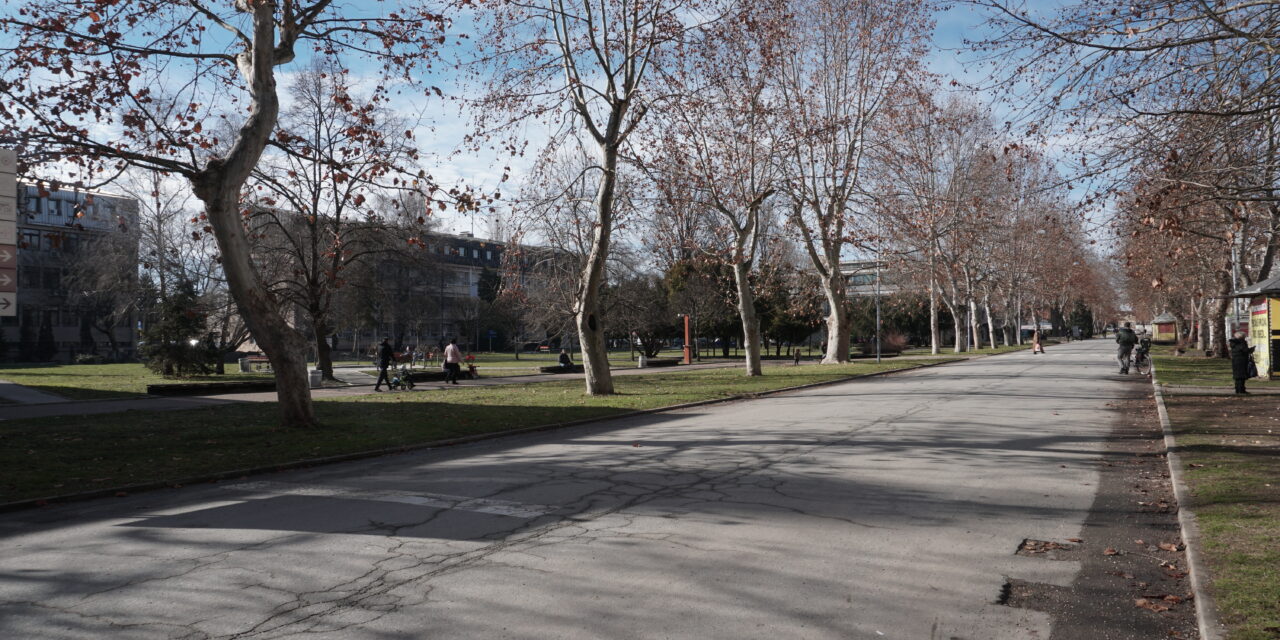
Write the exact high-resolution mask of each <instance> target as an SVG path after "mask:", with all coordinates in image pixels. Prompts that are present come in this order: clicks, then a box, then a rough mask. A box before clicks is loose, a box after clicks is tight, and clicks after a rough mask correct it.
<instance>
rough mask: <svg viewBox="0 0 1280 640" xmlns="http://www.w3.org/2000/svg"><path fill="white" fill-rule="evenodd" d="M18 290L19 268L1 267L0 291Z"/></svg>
mask: <svg viewBox="0 0 1280 640" xmlns="http://www.w3.org/2000/svg"><path fill="white" fill-rule="evenodd" d="M17 290H18V270H17V269H13V268H9V269H4V268H0V292H13V291H17Z"/></svg>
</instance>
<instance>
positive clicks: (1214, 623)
mask: <svg viewBox="0 0 1280 640" xmlns="http://www.w3.org/2000/svg"><path fill="white" fill-rule="evenodd" d="M1151 386H1152V388H1154V389H1155V395H1156V413H1157V414H1159V416H1160V428H1161V429H1162V430H1163V431H1164V449H1165V460H1166V462H1167V463H1168V465H1169V480H1170V483H1171V484H1172V485H1173V496H1174V498H1175V499H1177V501H1178V526H1179V528H1181V529H1182V541H1183V543H1184V544H1185V545H1186V547H1187V575H1188V576H1189V577H1190V579H1191V592H1192V593H1193V594H1195V597H1196V620H1197V622H1198V623H1199V625H1200V638H1201V640H1223V639H1224V638H1226V627H1224V626H1223V624H1222V622H1221V621H1219V620H1218V608H1217V607H1216V606H1214V604H1213V597H1212V596H1210V595H1209V593H1208V590H1207V589H1206V588H1205V587H1206V583H1207V581H1208V577H1209V572H1208V570H1207V569H1206V568H1205V566H1204V559H1203V558H1201V556H1200V525H1199V524H1198V523H1197V522H1196V514H1195V513H1193V512H1192V511H1191V509H1190V508H1189V507H1187V505H1188V504H1189V500H1188V498H1189V496H1190V489H1189V488H1188V487H1187V483H1186V480H1185V479H1184V478H1183V475H1182V459H1181V458H1179V457H1178V453H1177V448H1178V443H1177V441H1175V440H1174V436H1173V425H1172V424H1171V423H1170V422H1169V410H1168V409H1167V408H1165V406H1164V393H1163V392H1162V391H1161V389H1160V385H1159V384H1156V370H1155V363H1154V362H1153V363H1152V365H1151Z"/></svg>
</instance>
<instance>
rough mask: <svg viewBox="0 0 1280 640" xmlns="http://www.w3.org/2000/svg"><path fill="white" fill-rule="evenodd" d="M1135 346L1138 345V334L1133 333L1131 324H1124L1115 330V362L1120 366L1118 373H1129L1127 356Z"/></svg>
mask: <svg viewBox="0 0 1280 640" xmlns="http://www.w3.org/2000/svg"><path fill="white" fill-rule="evenodd" d="M1135 344H1138V334H1136V333H1134V332H1133V323H1130V322H1126V323H1124V326H1123V327H1120V328H1119V329H1116V345H1118V346H1117V347H1116V362H1118V363H1119V364H1120V373H1129V356H1130V354H1132V353H1133V345H1135Z"/></svg>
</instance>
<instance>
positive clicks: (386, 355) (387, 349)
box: [378, 342, 394, 367]
mask: <svg viewBox="0 0 1280 640" xmlns="http://www.w3.org/2000/svg"><path fill="white" fill-rule="evenodd" d="M392 355H394V353H393V351H392V349H391V345H390V344H389V343H386V342H384V343H382V344H380V345H378V366H379V367H389V366H391V356H392Z"/></svg>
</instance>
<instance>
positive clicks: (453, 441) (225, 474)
mask: <svg viewBox="0 0 1280 640" xmlns="http://www.w3.org/2000/svg"><path fill="white" fill-rule="evenodd" d="M1011 353H1012V352H1011ZM991 355H1002V354H989V355H982V356H978V357H990V356H991ZM970 359H972V358H961V359H959V360H943V361H940V362H929V363H925V364H919V365H915V366H912V367H905V368H902V369H890V370H888V371H876V372H873V373H864V374H860V375H856V376H849V377H847V378H838V379H836V380H827V381H824V382H811V383H809V384H802V385H797V386H794V387H783V388H780V389H770V390H768V391H761V392H758V393H744V394H739V395H734V396H725V397H723V398H710V399H707V400H698V401H695V402H686V403H684V404H673V405H667V406H664V407H654V408H652V409H637V410H635V411H628V412H626V413H620V414H616V415H611V416H600V417H596V418H583V419H581V420H570V421H568V422H552V423H548V424H539V425H534V426H531V427H521V428H519V429H505V430H503V431H491V432H488V433H477V434H475V435H470V436H461V437H458V438H448V439H445V440H432V441H430V442H422V443H418V444H410V445H403V446H398V447H385V448H382V449H371V450H368V451H357V452H354V453H343V454H338V455H333V456H326V457H323V458H307V459H304V460H294V461H292V462H282V463H280V464H273V465H264V466H261V467H250V468H246V469H235V470H232V471H219V472H217V473H210V474H205V475H201V476H192V477H187V478H179V479H177V480H157V481H155V482H144V483H139V484H132V485H126V486H121V487H113V488H109V489H97V490H94V491H85V492H81V493H71V494H66V495H57V496H48V497H44V498H30V499H27V500H18V501H16V502H6V503H3V504H0V513H9V512H13V511H22V510H25V509H33V508H38V507H45V506H49V505H53V504H65V503H69V502H80V501H84V500H93V499H96V498H107V497H113V496H121V494H130V493H141V492H144V491H154V490H156V489H167V488H176V487H181V486H185V485H192V484H202V483H208V482H218V481H220V480H227V479H230V478H241V477H245V476H252V475H262V474H267V473H276V472H280V471H290V470H293V469H304V468H308V467H315V466H320V465H325V464H332V463H336V462H349V461H353V460H365V459H368V458H377V457H380V456H385V455H392V454H397V453H408V452H411V451H421V450H424V449H436V448H441V447H451V446H456V445H462V444H470V443H473V442H480V441H483V440H496V439H498V438H505V437H508V436H515V435H521V434H526V433H537V432H540V431H552V430H555V429H563V428H566V427H577V426H582V425H586V424H591V423H595V422H605V421H607V420H622V419H626V418H634V417H637V416H644V415H650V414H654V413H663V412H666V411H676V410H679V409H689V408H693V407H702V406H706V405H712V404H721V403H726V402H737V401H739V400H754V399H756V398H763V397H766V396H774V395H781V394H784V393H790V392H793V391H801V390H804V389H812V388H814V387H824V386H829V385H833V384H841V383H844V382H851V381H854V380H861V379H863V378H874V377H878V376H884V375H890V374H895V373H903V372H906V371H915V370H917V369H927V368H930V367H938V366H942V365H944V364H951V363H953V362H965V361H967V360H970Z"/></svg>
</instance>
